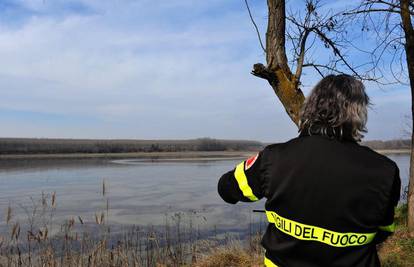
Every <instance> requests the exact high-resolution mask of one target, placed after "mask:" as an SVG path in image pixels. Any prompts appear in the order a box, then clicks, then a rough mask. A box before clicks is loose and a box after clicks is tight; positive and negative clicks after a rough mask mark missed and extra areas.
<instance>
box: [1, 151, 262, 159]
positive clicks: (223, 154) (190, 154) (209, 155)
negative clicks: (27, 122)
mask: <svg viewBox="0 0 414 267" xmlns="http://www.w3.org/2000/svg"><path fill="white" fill-rule="evenodd" d="M255 153H257V151H182V152H131V153H70V154H69V153H65V154H7V155H0V160H2V159H3V160H15V159H25V160H26V159H180V160H193V159H198V160H202V159H206V160H207V159H208V160H211V159H228V158H245V157H248V156H250V155H252V154H255Z"/></svg>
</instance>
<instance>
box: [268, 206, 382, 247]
mask: <svg viewBox="0 0 414 267" xmlns="http://www.w3.org/2000/svg"><path fill="white" fill-rule="evenodd" d="M266 216H267V219H268V220H269V223H273V224H274V225H275V226H276V228H277V229H279V230H280V231H282V232H283V233H285V234H288V235H290V236H293V237H295V238H297V239H300V240H308V241H318V242H322V243H325V244H327V245H330V246H334V247H349V246H362V245H365V244H368V243H370V242H371V241H372V240H373V239H374V237H375V234H376V233H339V232H334V231H331V230H328V229H325V228H321V227H317V226H312V225H308V224H303V223H299V222H295V221H293V220H289V219H286V218H284V217H282V216H280V215H278V214H277V213H276V212H274V211H266Z"/></svg>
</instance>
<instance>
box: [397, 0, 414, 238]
mask: <svg viewBox="0 0 414 267" xmlns="http://www.w3.org/2000/svg"><path fill="white" fill-rule="evenodd" d="M400 4H401V20H402V27H403V29H404V33H405V53H406V58H407V67H408V77H409V79H410V87H411V115H412V123H413V127H412V136H411V160H410V177H409V181H408V197H407V205H408V214H407V216H408V231H409V233H410V234H411V235H412V236H413V235H414V29H413V25H412V23H411V16H410V10H409V0H401V1H400Z"/></svg>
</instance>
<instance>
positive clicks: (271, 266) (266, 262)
mask: <svg viewBox="0 0 414 267" xmlns="http://www.w3.org/2000/svg"><path fill="white" fill-rule="evenodd" d="M264 265H265V266H266V267H278V266H277V265H276V264H274V263H273V262H272V261H271V260H269V259H268V258H266V256H265V257H264Z"/></svg>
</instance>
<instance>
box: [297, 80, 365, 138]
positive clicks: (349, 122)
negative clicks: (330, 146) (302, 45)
mask: <svg viewBox="0 0 414 267" xmlns="http://www.w3.org/2000/svg"><path fill="white" fill-rule="evenodd" d="M368 105H370V101H369V97H368V95H367V94H366V93H365V86H364V85H363V83H362V82H361V81H359V80H357V79H355V78H353V77H352V76H350V75H346V74H340V75H329V76H326V77H324V78H323V79H322V80H321V81H319V83H318V84H317V85H316V86H315V87H314V88H313V89H312V91H311V93H310V95H309V96H308V97H307V99H306V100H305V103H304V105H303V107H302V109H301V111H300V114H299V115H300V120H299V131H300V132H302V131H305V130H306V131H307V132H308V134H310V135H312V134H322V135H328V136H330V137H332V136H337V137H339V138H340V139H342V138H343V137H345V136H346V135H348V137H350V138H351V139H354V140H355V141H361V139H362V137H363V134H362V133H364V132H366V131H367V130H366V127H365V126H366V123H367V107H368Z"/></svg>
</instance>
